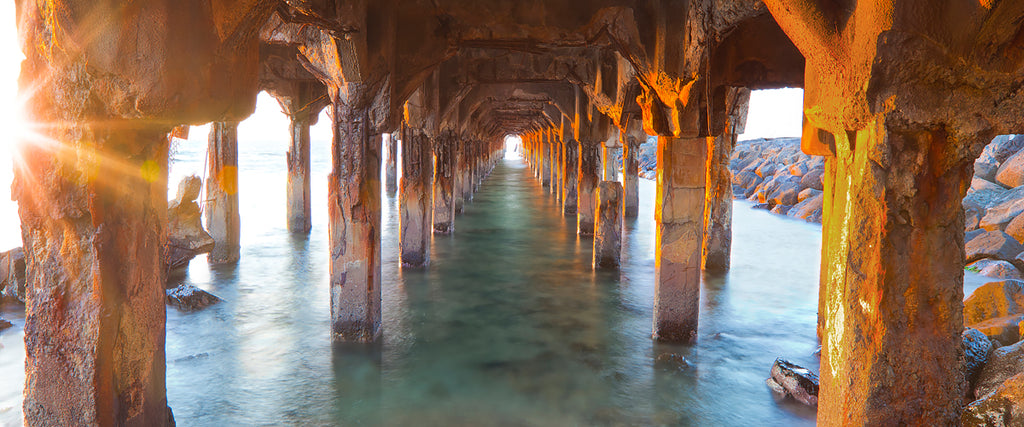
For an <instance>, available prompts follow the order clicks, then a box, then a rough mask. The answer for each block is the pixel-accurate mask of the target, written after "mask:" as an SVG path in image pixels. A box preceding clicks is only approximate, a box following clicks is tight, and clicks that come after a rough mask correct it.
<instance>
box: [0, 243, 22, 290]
mask: <svg viewBox="0 0 1024 427" xmlns="http://www.w3.org/2000/svg"><path fill="white" fill-rule="evenodd" d="M25 283H26V280H25V252H24V251H23V250H22V249H21V248H20V247H19V248H14V249H11V250H9V251H7V252H3V253H0V297H4V298H7V299H12V300H17V301H20V302H22V303H24V302H25ZM0 299H2V298H0Z"/></svg>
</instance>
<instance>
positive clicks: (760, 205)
mask: <svg viewBox="0 0 1024 427" xmlns="http://www.w3.org/2000/svg"><path fill="white" fill-rule="evenodd" d="M750 208H751V209H764V210H769V209H771V208H772V205H770V204H768V203H756V204H754V206H751V207H750Z"/></svg>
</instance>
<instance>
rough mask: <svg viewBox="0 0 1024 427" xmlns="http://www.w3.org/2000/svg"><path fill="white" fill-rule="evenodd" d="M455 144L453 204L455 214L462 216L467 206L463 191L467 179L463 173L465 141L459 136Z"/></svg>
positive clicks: (453, 156)
mask: <svg viewBox="0 0 1024 427" xmlns="http://www.w3.org/2000/svg"><path fill="white" fill-rule="evenodd" d="M454 144H455V149H454V150H453V152H452V203H453V204H454V205H455V214H456V215H460V214H462V211H463V210H464V209H465V206H466V198H465V193H464V192H463V190H462V182H463V181H465V179H466V178H465V175H463V173H462V158H463V157H464V156H465V154H464V153H463V150H465V140H464V139H463V138H462V137H458V136H457V137H456V138H455V141H454Z"/></svg>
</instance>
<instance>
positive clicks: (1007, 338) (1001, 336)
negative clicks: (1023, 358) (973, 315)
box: [971, 315, 1024, 346]
mask: <svg viewBox="0 0 1024 427" xmlns="http://www.w3.org/2000/svg"><path fill="white" fill-rule="evenodd" d="M1022 320H1024V315H1011V316H1003V317H997V318H994V319H988V320H985V321H983V322H979V323H975V324H973V325H971V327H972V328H974V329H977V330H979V331H981V333H983V334H985V336H987V337H989V338H991V339H992V340H993V341H996V342H998V343H999V345H1000V346H1003V345H1011V344H1014V343H1016V342H1018V341H1020V338H1021V335H1020V323H1021V321H1022Z"/></svg>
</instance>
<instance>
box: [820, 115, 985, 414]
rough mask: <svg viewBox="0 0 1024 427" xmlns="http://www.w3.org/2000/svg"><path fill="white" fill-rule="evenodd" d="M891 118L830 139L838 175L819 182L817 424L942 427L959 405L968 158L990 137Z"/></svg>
mask: <svg viewBox="0 0 1024 427" xmlns="http://www.w3.org/2000/svg"><path fill="white" fill-rule="evenodd" d="M894 115H895V116H897V117H898V119H897V120H896V123H898V124H897V125H896V126H893V127H892V128H890V127H889V126H888V123H887V122H886V117H885V116H884V115H882V114H879V115H876V116H875V118H874V120H873V121H872V122H870V123H868V125H867V127H866V128H865V129H864V130H859V131H856V132H848V133H846V132H843V133H839V134H836V143H835V149H836V157H837V159H838V161H837V162H835V168H836V169H835V179H827V180H826V181H825V182H826V184H825V185H826V186H827V187H826V193H830V192H833V193H834V196H833V197H832V200H831V209H830V212H828V213H827V214H826V215H827V217H828V218H829V219H828V220H827V224H828V230H827V231H826V232H825V233H824V236H825V237H826V238H827V239H828V242H823V245H822V247H823V250H825V251H827V252H824V253H823V257H824V258H825V259H827V260H828V262H829V263H830V264H831V265H830V266H829V267H828V271H829V273H830V275H831V280H829V281H828V282H825V283H824V284H823V287H822V292H825V293H826V294H827V296H826V298H825V300H824V302H825V304H824V306H822V307H819V310H823V311H825V328H824V330H825V335H824V339H823V340H822V352H821V386H822V387H821V393H820V394H819V400H818V402H819V409H818V422H819V424H822V425H840V424H857V425H881V424H887V423H890V422H892V421H896V420H902V421H904V422H909V424H914V425H951V424H956V423H958V422H959V411H960V409H961V408H962V405H963V398H964V395H965V389H964V387H965V384H966V382H965V381H963V378H962V373H961V371H960V370H959V369H958V368H957V366H960V364H961V361H960V360H959V357H960V354H961V351H962V350H961V346H960V345H961V338H960V334H961V332H962V331H963V327H964V324H963V266H964V251H963V249H962V248H963V246H964V226H963V224H964V213H963V208H962V207H961V200H962V199H963V197H964V194H965V192H966V190H967V188H968V187H969V186H970V182H971V176H972V174H973V167H972V164H973V159H974V156H976V155H977V152H974V153H972V152H971V151H972V150H978V149H980V147H982V146H984V142H981V141H980V140H982V139H984V141H985V142H987V141H988V140H990V139H991V135H977V136H975V135H974V134H971V136H970V137H971V138H978V139H979V141H956V140H954V139H953V135H954V134H955V133H954V132H950V133H949V134H947V133H946V132H947V129H946V128H942V127H940V128H937V129H906V124H905V122H904V121H902V119H903V117H904V116H902V115H901V114H900V113H895V114H894ZM897 126H898V127H897ZM848 135H849V136H854V137H855V138H856V140H855V142H854V141H850V140H849V139H848V138H847V136H848ZM955 147H965V148H966V147H972V148H971V149H956V148H955ZM883 356H884V357H883ZM951 367H952V368H951ZM907 381H913V387H912V388H911V389H910V390H912V391H908V388H907Z"/></svg>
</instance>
